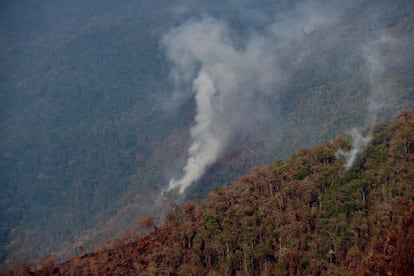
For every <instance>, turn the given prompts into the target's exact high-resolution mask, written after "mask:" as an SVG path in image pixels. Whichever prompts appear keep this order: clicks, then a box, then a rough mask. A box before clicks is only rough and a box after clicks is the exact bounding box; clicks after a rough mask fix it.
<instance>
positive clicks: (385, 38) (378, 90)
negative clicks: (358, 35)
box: [337, 34, 396, 169]
mask: <svg viewBox="0 0 414 276" xmlns="http://www.w3.org/2000/svg"><path fill="white" fill-rule="evenodd" d="M395 43H396V40H395V39H393V38H392V37H391V36H389V35H386V34H382V35H381V36H380V37H379V39H375V40H372V41H369V42H368V43H365V44H364V45H363V46H362V47H361V49H362V54H363V57H364V59H365V63H366V68H367V78H368V83H369V89H370V90H369V96H368V99H367V110H366V116H365V124H367V125H368V126H369V130H368V132H367V133H366V134H365V135H364V134H362V133H361V132H360V131H359V130H357V129H353V130H352V131H351V132H350V135H351V139H352V144H351V149H350V150H349V151H347V152H345V151H343V150H342V149H339V150H338V151H337V155H338V156H340V157H342V158H344V166H345V168H346V169H349V168H351V167H352V165H353V163H354V161H355V160H356V158H357V156H358V155H360V154H361V153H363V152H364V151H365V148H366V146H367V145H368V143H369V142H370V141H371V139H372V126H373V124H374V123H375V122H376V121H377V118H378V116H379V115H380V113H381V112H383V111H384V110H385V109H387V108H388V107H389V106H390V105H392V102H393V93H392V92H391V85H390V84H389V83H387V82H386V81H385V77H384V75H385V72H386V69H387V66H389V64H388V63H387V61H386V58H387V57H386V56H385V52H388V55H392V54H395V53H393V50H394V49H395V47H393V46H395V45H394V44H395ZM388 58H389V56H388Z"/></svg>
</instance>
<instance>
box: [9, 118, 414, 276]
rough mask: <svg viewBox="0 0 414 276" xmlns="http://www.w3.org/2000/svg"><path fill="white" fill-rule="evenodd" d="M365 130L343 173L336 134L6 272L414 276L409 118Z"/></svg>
mask: <svg viewBox="0 0 414 276" xmlns="http://www.w3.org/2000/svg"><path fill="white" fill-rule="evenodd" d="M373 129H374V130H373V137H372V139H371V141H370V143H369V145H368V146H367V148H366V150H365V152H364V153H362V154H361V155H360V156H359V157H358V158H357V160H356V161H355V163H354V165H353V166H352V168H350V169H349V170H346V169H345V168H344V166H343V163H342V162H341V160H339V158H338V157H337V155H336V151H337V150H338V149H339V148H342V149H347V148H349V144H350V138H349V137H347V136H341V137H338V138H337V139H335V140H334V141H331V142H330V143H329V144H326V145H318V146H315V147H312V148H306V149H303V150H300V151H297V152H296V153H294V154H293V155H292V156H291V158H290V159H289V160H288V161H280V160H276V161H274V163H273V164H272V165H270V166H267V167H262V168H258V169H255V170H254V171H253V172H252V173H251V174H249V175H247V176H243V177H240V178H239V179H238V181H237V182H236V183H234V185H232V186H229V187H227V188H220V189H217V190H216V191H214V192H212V193H210V194H209V195H208V197H207V198H206V199H205V201H204V202H202V203H192V202H187V203H185V204H183V205H177V204H173V205H172V208H171V211H170V212H169V213H168V214H167V215H166V216H165V217H163V218H162V219H159V218H155V217H147V218H144V219H142V220H141V221H140V222H139V223H138V224H137V225H138V227H139V228H140V229H141V230H142V233H144V234H143V235H141V236H139V237H137V236H131V237H126V238H123V239H117V240H115V241H113V243H112V245H111V246H110V247H108V248H105V249H102V250H100V251H98V252H95V253H88V254H85V255H83V256H81V257H74V258H72V259H70V260H68V261H66V262H63V263H59V264H54V262H53V260H52V258H49V259H45V261H43V262H42V263H41V264H39V265H38V267H37V268H36V269H34V268H33V267H30V266H28V265H23V264H22V265H20V266H19V267H18V268H16V270H15V273H20V274H21V275H137V274H138V275H352V274H353V275H414V185H413V184H414V183H413V181H414V165H413V164H414V115H413V114H410V113H403V114H402V115H400V116H399V117H398V118H396V119H395V120H393V121H390V122H385V123H380V124H377V125H375V126H374V127H373ZM18 270H19V271H18ZM10 273H12V272H10Z"/></svg>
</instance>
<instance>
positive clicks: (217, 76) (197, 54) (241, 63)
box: [163, 1, 338, 193]
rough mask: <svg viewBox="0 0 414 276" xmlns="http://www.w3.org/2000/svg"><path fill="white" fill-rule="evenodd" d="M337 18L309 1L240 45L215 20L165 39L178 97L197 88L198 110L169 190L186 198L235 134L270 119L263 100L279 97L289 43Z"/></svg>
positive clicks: (185, 27) (186, 26)
mask: <svg viewBox="0 0 414 276" xmlns="http://www.w3.org/2000/svg"><path fill="white" fill-rule="evenodd" d="M337 15H338V12H337V10H336V9H333V8H329V6H328V5H318V4H317V2H315V1H308V2H305V3H302V4H300V5H298V6H296V8H295V9H293V10H292V11H290V12H288V13H284V15H283V16H279V17H278V18H277V19H276V20H275V21H274V22H273V23H272V24H269V25H268V26H265V27H263V28H262V29H261V30H260V31H255V32H253V31H252V32H251V33H250V35H248V36H243V39H240V37H239V39H237V40H236V39H235V37H237V36H236V35H235V34H234V33H232V31H231V30H230V28H229V27H228V26H227V24H226V23H225V22H222V21H218V20H216V19H213V18H204V19H201V20H197V21H191V22H188V23H187V24H184V25H182V26H180V27H178V28H175V29H173V30H172V31H171V32H170V33H168V34H167V35H165V37H164V39H163V45H164V46H165V49H166V53H167V56H168V58H169V59H170V60H171V62H172V64H173V71H172V78H173V79H174V81H175V83H176V86H177V88H178V91H176V93H175V94H174V96H173V98H174V99H179V98H180V97H182V95H183V94H185V89H186V87H192V88H193V89H192V92H193V93H194V95H195V101H196V106H197V114H196V116H195V124H194V126H193V127H192V129H191V138H192V144H191V146H190V147H189V149H188V159H187V162H186V164H185V166H184V168H183V176H182V177H181V178H179V179H175V178H172V179H171V180H170V183H169V190H178V192H179V193H183V192H184V191H185V189H186V188H187V187H188V186H190V185H191V184H192V183H193V182H194V181H197V180H198V179H199V178H200V177H201V176H202V175H203V174H204V172H205V171H206V169H207V168H208V166H209V165H211V164H212V163H214V162H215V161H216V160H217V159H218V157H219V155H220V154H221V153H222V151H223V150H224V149H225V147H226V145H227V143H228V141H229V139H230V138H231V136H232V134H233V133H234V130H235V129H237V128H241V127H242V128H249V125H251V124H252V123H254V122H255V121H256V120H260V119H262V118H263V117H266V114H267V112H266V102H265V97H264V96H265V95H268V94H270V93H278V92H279V91H278V88H277V87H278V83H280V82H281V81H282V80H286V78H287V73H286V72H285V71H286V70H285V69H286V67H287V65H286V62H281V58H285V56H286V52H287V51H288V49H289V45H290V43H293V42H295V41H296V42H297V41H298V40H300V39H301V38H302V37H303V36H304V35H305V34H307V33H309V32H312V31H314V30H315V29H317V28H319V27H321V26H324V25H326V24H328V23H330V22H333V21H334V18H335V17H336V16H337ZM279 57H281V58H280V59H279ZM297 58H298V57H294V60H292V64H293V63H294V62H295V60H296V59H297ZM282 64H283V65H282Z"/></svg>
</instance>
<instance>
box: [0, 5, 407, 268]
mask: <svg viewBox="0 0 414 276" xmlns="http://www.w3.org/2000/svg"><path fill="white" fill-rule="evenodd" d="M138 2H139V3H138ZM344 2H345V3H344ZM413 24H414V4H413V3H411V1H408V0H398V1H392V0H380V1H373V0H354V1H323V0H303V1H299V0H298V1H283V0H280V1H268V0H262V1H254V2H252V1H247V0H246V1H244V0H243V1H233V0H228V1H216V0H213V1H186V0H180V1H179V0H176V1H166V0H153V1H149V0H148V1H135V2H131V1H126V0H125V1H124V0H122V1H117V2H112V1H87V2H86V3H84V1H80V0H75V1H70V2H65V1H50V0H44V1H40V2H37V3H33V2H32V1H13V2H10V1H9V2H8V3H6V2H4V3H1V4H0V63H1V67H0V70H1V71H0V76H1V77H0V92H1V94H2V95H1V96H2V99H3V100H2V101H1V103H0V108H1V111H0V138H1V140H2V143H1V145H0V173H1V174H0V185H1V186H0V188H1V190H0V192H1V194H0V212H1V213H0V263H1V264H2V265H6V264H10V263H12V262H14V261H16V260H20V259H22V260H36V259H39V258H41V257H43V256H45V255H47V254H49V253H51V252H57V253H56V254H57V255H58V256H59V257H61V258H66V257H67V256H71V255H73V254H75V252H76V250H77V248H79V246H81V247H82V248H83V247H84V248H86V249H87V250H90V249H91V248H93V246H92V244H93V243H95V242H97V241H102V240H103V239H104V238H105V237H116V236H118V235H121V234H124V233H126V232H128V231H134V230H133V229H134V227H135V222H136V221H137V220H138V219H139V218H140V217H142V216H144V215H148V214H153V215H154V214H155V215H157V214H159V213H160V212H162V211H163V210H165V209H166V208H168V206H169V205H168V204H169V202H164V201H162V202H161V203H160V200H159V198H160V193H162V192H166V191H168V193H169V195H170V196H171V197H172V198H175V199H177V200H186V199H194V198H202V197H204V196H205V195H206V194H207V193H208V192H209V191H211V190H213V189H214V188H215V187H220V186H224V185H228V184H230V183H232V182H233V181H234V180H235V179H236V178H237V177H238V176H240V175H242V174H245V173H247V172H248V171H250V170H251V169H252V168H254V167H256V166H260V165H263V164H266V163H270V162H271V161H272V159H273V158H282V159H286V158H288V157H289V155H290V154H291V153H292V152H293V151H294V150H296V149H298V148H300V147H304V146H308V145H311V144H315V143H322V142H327V141H329V140H330V139H332V138H333V137H335V136H336V135H337V134H338V133H345V132H348V133H349V134H350V139H352V141H353V143H351V146H350V148H349V149H342V150H341V151H338V152H337V155H338V156H340V158H343V160H344V166H346V167H348V168H351V167H352V164H353V163H354V161H355V160H356V158H357V157H358V156H359V154H361V153H363V152H364V150H365V147H366V145H367V143H368V142H369V141H370V139H371V132H370V130H369V129H367V130H366V131H365V132H364V131H362V133H361V132H358V131H356V130H355V131H353V129H354V128H361V127H369V126H370V125H371V124H372V123H374V122H377V121H381V120H384V119H388V118H391V117H393V116H395V115H396V114H398V113H400V112H401V111H403V110H414V90H413V87H414V78H413V70H414V51H412V45H413V41H414V30H413V28H412V26H413ZM163 200H169V198H168V197H167V198H165V199H163ZM164 203H165V204H166V206H161V205H163V204H164ZM159 204H161V205H159ZM167 205H168V206H167Z"/></svg>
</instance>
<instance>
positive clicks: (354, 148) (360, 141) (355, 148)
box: [336, 128, 372, 169]
mask: <svg viewBox="0 0 414 276" xmlns="http://www.w3.org/2000/svg"><path fill="white" fill-rule="evenodd" d="M350 135H351V138H352V144H351V149H350V150H349V151H343V150H342V149H339V150H338V151H337V152H336V154H337V156H338V157H342V158H343V159H344V166H345V168H346V169H349V168H351V167H352V165H353V164H354V162H355V160H356V158H357V157H358V155H359V154H361V153H362V152H363V151H364V150H365V148H366V146H367V145H368V143H369V142H370V141H371V138H372V133H371V131H369V132H368V134H367V135H365V136H364V135H363V134H362V133H361V132H360V131H359V130H358V129H356V128H354V129H352V131H351V132H350Z"/></svg>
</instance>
